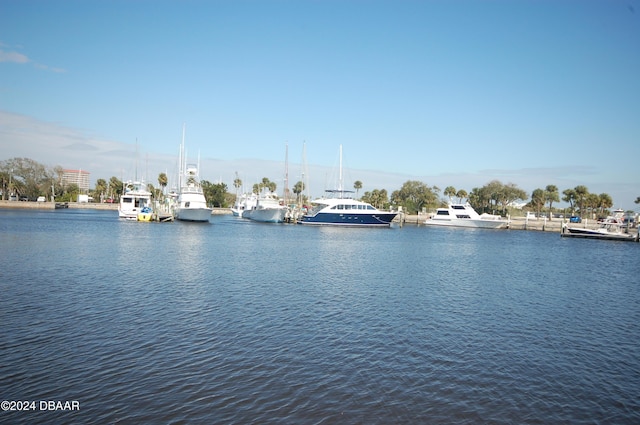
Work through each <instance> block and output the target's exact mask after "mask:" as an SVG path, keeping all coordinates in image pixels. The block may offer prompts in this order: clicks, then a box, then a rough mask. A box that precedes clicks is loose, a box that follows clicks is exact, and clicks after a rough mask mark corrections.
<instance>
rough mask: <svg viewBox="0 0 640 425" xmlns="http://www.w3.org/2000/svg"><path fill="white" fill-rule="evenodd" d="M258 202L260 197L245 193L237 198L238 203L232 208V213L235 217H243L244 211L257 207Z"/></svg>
mask: <svg viewBox="0 0 640 425" xmlns="http://www.w3.org/2000/svg"><path fill="white" fill-rule="evenodd" d="M257 202H258V195H256V194H255V193H243V194H242V195H241V196H237V197H236V203H235V204H234V205H233V207H232V208H231V212H232V213H233V215H234V216H235V217H242V215H243V213H244V211H246V210H250V209H251V208H253V207H255V206H256V203H257Z"/></svg>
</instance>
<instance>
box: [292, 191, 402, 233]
mask: <svg viewBox="0 0 640 425" xmlns="http://www.w3.org/2000/svg"><path fill="white" fill-rule="evenodd" d="M327 192H329V193H332V194H334V195H337V197H332V198H322V199H317V200H315V201H313V202H312V204H313V208H311V210H310V211H309V212H308V213H307V214H305V215H303V216H302V218H301V219H300V220H298V223H299V224H308V225H316V226H352V227H389V226H390V225H391V222H392V221H393V219H394V218H395V217H396V215H398V213H395V212H390V211H381V210H379V209H377V208H376V207H374V206H373V205H371V204H368V203H366V202H362V201H358V200H355V199H352V198H346V197H344V194H345V193H348V192H349V191H343V190H328V191H327Z"/></svg>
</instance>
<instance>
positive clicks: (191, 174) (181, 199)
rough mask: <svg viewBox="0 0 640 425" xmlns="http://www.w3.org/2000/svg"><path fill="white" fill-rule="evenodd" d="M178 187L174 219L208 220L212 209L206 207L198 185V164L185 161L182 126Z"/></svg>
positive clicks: (200, 187) (205, 201) (202, 193)
mask: <svg viewBox="0 0 640 425" xmlns="http://www.w3.org/2000/svg"><path fill="white" fill-rule="evenodd" d="M179 187H180V190H179V192H178V199H177V202H176V205H175V207H174V210H173V215H174V216H175V219H176V220H181V221H198V222H208V221H209V219H210V218H211V211H212V209H211V208H209V207H207V200H206V198H205V196H204V192H203V190H202V186H201V185H200V177H199V174H198V166H196V165H195V164H187V163H186V155H185V153H184V127H183V128H182V144H181V145H180V172H179Z"/></svg>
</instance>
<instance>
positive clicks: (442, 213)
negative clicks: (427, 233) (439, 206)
mask: <svg viewBox="0 0 640 425" xmlns="http://www.w3.org/2000/svg"><path fill="white" fill-rule="evenodd" d="M437 215H449V210H438V213H437Z"/></svg>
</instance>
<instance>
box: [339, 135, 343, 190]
mask: <svg viewBox="0 0 640 425" xmlns="http://www.w3.org/2000/svg"><path fill="white" fill-rule="evenodd" d="M338 190H339V191H340V197H341V198H342V195H343V193H342V145H340V177H339V181H338Z"/></svg>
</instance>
